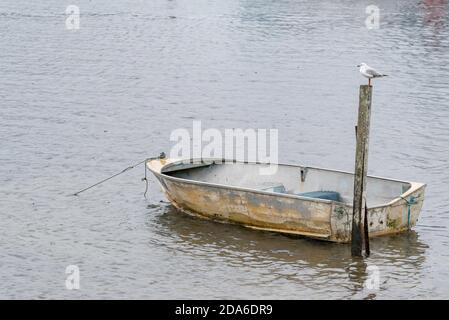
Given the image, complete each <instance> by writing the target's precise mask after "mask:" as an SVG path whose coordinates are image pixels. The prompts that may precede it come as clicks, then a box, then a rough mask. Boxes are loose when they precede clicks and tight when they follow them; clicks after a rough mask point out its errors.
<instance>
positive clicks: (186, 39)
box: [0, 0, 449, 299]
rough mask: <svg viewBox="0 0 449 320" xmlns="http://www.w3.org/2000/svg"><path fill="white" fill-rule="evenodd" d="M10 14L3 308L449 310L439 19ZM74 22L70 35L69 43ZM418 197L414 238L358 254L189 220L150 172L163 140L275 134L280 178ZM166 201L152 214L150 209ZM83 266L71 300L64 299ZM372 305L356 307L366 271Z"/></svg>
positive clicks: (5, 10)
mask: <svg viewBox="0 0 449 320" xmlns="http://www.w3.org/2000/svg"><path fill="white" fill-rule="evenodd" d="M376 3H377V4H378V6H379V7H380V9H381V20H380V22H381V24H380V29H379V30H368V29H367V28H366V27H365V23H364V21H365V18H366V17H367V15H366V14H365V7H366V6H367V5H369V4H372V1H349V0H346V1H343V0H340V1H334V0H332V1H330V0H329V1H299V0H290V1H288V0H283V1H271V0H270V1H267V0H228V1H220V0H215V1H206V0H173V1H166V0H152V1H137V0H135V1H131V0H128V1H105V0H102V1H86V0H77V1H63V2H61V1H57V0H47V1H43V2H42V3H38V2H36V3H30V2H29V1H17V0H2V1H1V3H0V74H1V77H0V98H1V100H0V101H1V108H0V116H1V117H0V138H1V143H0V199H1V200H0V219H1V222H0V298H33V299H34V298H75V299H78V298H100V299H103V298H163V299H168V298H256V299H259V298H285V299H298V298H299V299H300V298H325V299H334V298H336V299H341V298H356V299H362V298H377V299H388V298H399V299H410V298H418V299H425V298H430V297H432V298H449V268H448V263H449V232H448V227H449V186H448V181H449V160H448V159H449V134H448V125H449V121H448V118H449V98H448V93H449V21H448V11H449V5H448V1H444V0H439V1H405V0H404V1H387V0H384V1H376ZM69 4H77V5H78V6H79V7H80V10H81V22H80V29H79V30H78V31H69V30H66V29H65V19H66V15H65V13H64V12H65V8H66V6H67V5H69ZM360 62H367V63H368V64H370V65H373V66H376V67H379V68H380V69H382V71H384V72H386V73H388V74H390V77H389V78H386V79H382V80H379V81H376V82H375V90H374V98H373V115H372V131H371V146H370V159H369V172H370V174H375V175H380V176H388V177H393V178H398V179H406V180H415V181H420V182H425V183H427V184H428V188H427V193H426V200H425V203H424V208H423V211H422V216H421V219H420V221H419V223H418V225H417V227H416V228H415V230H414V231H412V232H410V233H408V234H403V235H400V236H392V237H386V238H381V239H376V240H373V241H372V244H371V246H372V251H373V254H372V256H371V257H370V258H369V259H366V260H365V263H361V262H358V261H356V260H352V259H351V257H350V251H349V247H348V246H346V245H335V244H328V243H322V242H317V241H311V240H304V239H293V238H289V237H285V236H282V235H276V234H270V233H264V232H257V231H250V230H246V229H244V228H241V227H237V226H231V225H222V224H216V223H211V222H207V221H202V220H198V219H194V218H191V217H187V216H184V215H182V214H180V213H178V212H176V210H175V209H173V208H172V207H171V206H170V205H169V204H168V203H166V202H165V199H164V198H163V196H162V194H161V192H160V189H159V187H158V186H157V185H156V183H155V182H154V179H151V184H150V189H149V192H150V194H149V198H148V199H147V200H146V199H144V197H143V191H144V183H143V182H141V181H140V178H141V177H142V175H143V167H141V168H138V169H136V170H134V171H130V172H128V173H127V174H124V175H122V176H120V177H118V178H116V179H115V180H111V181H110V182H108V183H107V184H104V185H102V186H100V187H98V188H96V189H92V190H90V191H88V192H86V193H84V194H82V195H80V196H79V197H71V196H68V194H70V193H72V192H74V191H77V190H79V189H81V188H83V187H85V186H87V185H89V184H91V183H93V182H95V181H98V180H100V179H102V178H104V177H107V176H109V175H111V174H113V173H116V172H118V171H120V170H122V169H123V168H125V167H126V166H128V165H130V164H132V163H136V162H139V161H141V160H143V159H144V158H145V157H147V156H152V155H156V154H158V153H159V152H160V151H168V150H169V148H170V146H171V142H170V141H169V135H170V132H171V131H172V130H173V129H176V128H180V127H186V128H191V127H192V120H193V119H197V120H201V121H202V124H203V127H214V128H219V129H222V128H237V127H240V128H278V129H279V137H280V142H279V158H280V161H281V162H284V163H302V164H309V165H315V166H322V167H330V168H336V169H342V170H353V161H354V143H355V141H354V125H355V122H356V107H357V98H358V86H359V84H361V83H364V82H365V81H364V79H362V78H361V77H360V76H359V74H358V71H357V69H356V68H355V65H356V64H358V63H360ZM161 201H163V202H161ZM72 264H75V265H78V266H79V268H80V271H81V289H80V290H73V291H69V290H67V289H65V277H66V274H65V268H66V266H68V265H72ZM369 265H376V266H378V267H379V270H380V276H381V277H380V289H379V290H374V291H373V290H368V289H366V288H364V286H363V282H364V280H365V279H366V271H365V268H366V267H367V266H369Z"/></svg>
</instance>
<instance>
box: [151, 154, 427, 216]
mask: <svg viewBox="0 0 449 320" xmlns="http://www.w3.org/2000/svg"><path fill="white" fill-rule="evenodd" d="M161 160H164V161H167V163H165V164H162V162H161ZM185 161H189V163H195V161H197V162H198V163H204V164H205V165H211V164H216V163H215V162H218V161H220V162H222V163H223V164H226V163H241V164H263V165H270V163H261V162H249V161H235V160H223V159H213V158H206V159H203V158H201V159H200V158H198V159H153V160H148V161H146V162H145V165H146V167H147V168H148V169H149V170H150V171H151V172H152V173H153V174H155V175H157V176H160V177H162V178H164V179H167V180H172V181H175V182H183V183H190V184H194V185H201V186H210V187H216V188H220V189H232V190H236V191H244V192H252V193H256V194H262V195H270V196H273V195H276V196H280V197H284V198H291V199H298V200H304V201H312V202H318V203H325V204H332V203H335V204H339V205H344V206H347V207H350V208H352V207H353V204H349V203H345V202H339V201H334V200H328V199H319V198H310V197H303V196H299V195H295V194H288V193H278V192H273V191H264V190H257V189H252V188H245V187H238V186H232V185H226V184H220V183H213V182H204V181H198V180H192V179H185V178H179V177H174V176H170V175H167V174H165V173H163V172H162V171H163V169H166V168H169V167H171V166H175V165H179V164H182V163H183V162H185ZM226 161H228V162H226ZM151 162H159V163H161V167H160V168H159V171H157V170H155V169H153V168H152V167H151ZM207 162H210V164H208V163H207ZM277 165H280V166H289V167H296V168H310V169H317V170H323V171H329V172H338V173H344V174H349V175H354V174H353V173H351V172H349V171H343V170H334V169H328V168H320V167H311V166H302V165H294V164H283V163H278V164H277ZM185 170H188V169H185ZM180 171H181V170H180ZM367 177H368V178H374V179H380V180H384V181H393V182H400V183H408V184H410V188H409V189H408V190H407V191H405V192H403V193H402V194H400V195H399V196H398V197H396V198H394V199H392V200H391V201H390V202H388V203H385V204H380V205H376V206H372V207H369V208H368V209H369V210H371V209H378V208H384V207H389V206H391V205H394V204H396V203H397V202H399V201H401V200H404V198H405V197H407V196H408V195H409V194H412V193H414V192H415V191H417V190H419V189H421V188H423V187H425V186H426V184H425V183H420V182H413V181H404V180H396V179H391V178H385V177H379V176H367Z"/></svg>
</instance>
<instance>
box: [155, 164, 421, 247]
mask: <svg viewBox="0 0 449 320" xmlns="http://www.w3.org/2000/svg"><path fill="white" fill-rule="evenodd" d="M179 163H180V162H179V161H176V160H170V159H158V160H152V161H149V162H148V163H147V167H148V168H149V169H150V170H151V171H152V172H153V173H154V175H155V176H156V178H157V179H158V181H159V183H160V184H161V186H162V189H163V191H164V193H165V195H166V197H167V198H168V200H169V201H170V202H171V203H172V204H173V205H174V206H175V207H177V208H178V209H180V210H182V211H184V212H186V213H188V214H193V215H196V216H200V217H203V218H208V219H212V220H216V221H221V222H230V223H237V224H241V225H243V226H245V227H249V228H253V229H259V230H266V231H273V232H281V233H288V234H296V235H301V236H307V237H312V238H316V239H321V240H327V241H334V242H343V243H344V242H348V241H350V240H351V224H352V205H350V204H349V203H344V202H336V201H331V200H323V199H315V198H307V197H301V196H298V195H294V194H283V193H277V192H270V191H263V190H256V189H251V188H246V187H240V186H239V187H236V186H232V185H226V184H221V183H210V182H208V181H196V180H190V179H185V178H180V177H176V176H172V175H170V174H169V173H168V172H167V173H165V172H164V168H170V167H171V168H173V167H175V168H176V166H177V164H179ZM231 165H232V164H231ZM178 166H179V165H178ZM294 168H297V169H298V173H299V170H300V169H301V168H304V167H300V166H288V168H286V169H288V170H289V171H288V172H287V173H289V172H291V171H292V170H293V171H292V172H294V170H295V169H294ZM309 169H313V170H324V171H326V170H325V169H318V168H310V167H309ZM317 172H318V171H317ZM331 173H332V174H334V173H337V174H340V175H342V177H343V176H344V175H351V174H350V173H346V172H340V171H329V170H327V171H326V174H331ZM301 174H303V172H301ZM344 177H345V178H344V179H346V180H347V179H348V177H346V176H344ZM330 178H331V177H330ZM341 179H343V178H341ZM371 179H382V178H373V177H371ZM382 180H385V181H393V180H388V179H382ZM373 181H374V180H373ZM339 183H341V182H339ZM344 183H345V184H347V181H346V182H344ZM376 183H380V182H376V181H375V182H373V186H375V184H376ZM397 183H403V184H407V185H410V187H409V188H408V190H407V191H405V192H403V193H401V194H400V195H398V197H396V198H394V199H392V200H391V201H389V202H388V203H385V204H382V205H376V206H373V207H370V208H369V209H368V221H369V235H370V237H375V236H381V235H387V234H393V233H398V232H402V231H405V230H409V229H410V228H412V227H413V226H414V225H415V224H416V222H417V220H418V217H419V214H420V212H421V207H422V204H423V199H424V190H425V185H424V184H420V183H413V182H397ZM298 188H299V189H300V188H301V186H299V185H298ZM395 188H396V187H395Z"/></svg>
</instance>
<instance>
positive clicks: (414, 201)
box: [401, 196, 418, 229]
mask: <svg viewBox="0 0 449 320" xmlns="http://www.w3.org/2000/svg"><path fill="white" fill-rule="evenodd" d="M401 199H402V200H404V201H405V202H406V203H407V209H408V210H407V211H408V212H407V228H408V229H410V216H411V207H412V205H414V204H417V203H418V200H417V198H416V197H414V196H410V198H409V200H407V199H406V198H404V197H401Z"/></svg>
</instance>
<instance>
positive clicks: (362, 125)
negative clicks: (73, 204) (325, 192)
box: [351, 85, 373, 256]
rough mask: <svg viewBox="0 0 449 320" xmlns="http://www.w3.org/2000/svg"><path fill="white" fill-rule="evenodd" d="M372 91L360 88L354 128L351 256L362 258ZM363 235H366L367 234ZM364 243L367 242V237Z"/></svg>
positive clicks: (369, 87) (363, 87) (364, 87)
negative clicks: (355, 137) (355, 143)
mask: <svg viewBox="0 0 449 320" xmlns="http://www.w3.org/2000/svg"><path fill="white" fill-rule="evenodd" d="M372 90H373V87H372V86H369V85H361V86H360V94H359V115H358V121H357V127H356V135H357V146H356V152H355V170H354V171H355V172H354V200H353V212H352V240H351V254H352V256H362V248H363V243H364V240H365V239H364V238H365V235H364V229H363V224H364V221H363V220H364V219H363V218H362V217H363V215H362V212H363V208H364V206H365V199H366V175H367V171H368V142H369V129H370V117H371V97H372ZM366 227H368V225H366ZM366 231H367V230H366ZM365 233H366V235H367V232H365ZM365 241H369V239H368V237H367V239H366V240H365Z"/></svg>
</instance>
